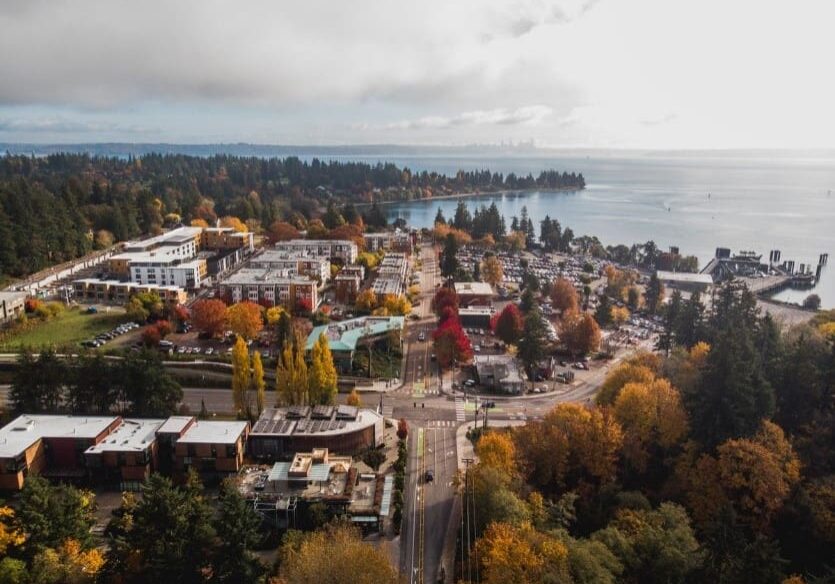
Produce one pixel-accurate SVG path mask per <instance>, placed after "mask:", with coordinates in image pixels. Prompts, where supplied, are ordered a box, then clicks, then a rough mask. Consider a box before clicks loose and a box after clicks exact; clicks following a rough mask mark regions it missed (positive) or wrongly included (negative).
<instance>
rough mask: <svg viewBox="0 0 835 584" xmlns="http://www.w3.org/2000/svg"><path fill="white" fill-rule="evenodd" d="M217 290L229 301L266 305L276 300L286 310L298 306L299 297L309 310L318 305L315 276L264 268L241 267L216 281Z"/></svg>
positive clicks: (274, 302)
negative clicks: (221, 279)
mask: <svg viewBox="0 0 835 584" xmlns="http://www.w3.org/2000/svg"><path fill="white" fill-rule="evenodd" d="M218 291H219V294H220V297H221V298H223V299H224V300H225V301H226V302H230V303H237V302H242V301H244V300H249V301H250V302H256V303H259V304H263V305H266V306H275V305H277V304H280V305H283V306H286V307H287V308H289V309H290V310H293V309H295V308H296V307H298V306H299V303H300V302H301V301H305V302H308V303H310V309H311V310H316V308H317V307H318V306H319V285H318V282H316V280H310V279H307V278H301V277H298V276H295V277H294V276H292V275H290V274H289V273H288V272H286V271H285V272H277V271H273V270H270V269H268V268H242V269H240V270H238V271H237V272H235V273H234V274H232V275H231V276H229V277H228V278H226V279H225V280H223V281H222V282H220V284H219V285H218Z"/></svg>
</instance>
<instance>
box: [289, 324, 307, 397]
mask: <svg viewBox="0 0 835 584" xmlns="http://www.w3.org/2000/svg"><path fill="white" fill-rule="evenodd" d="M304 353H305V341H304V339H303V338H302V337H301V336H299V335H297V336H296V340H295V342H294V343H293V369H292V372H291V375H292V376H291V381H290V385H291V387H292V391H293V393H294V394H295V396H296V403H298V404H306V403H310V401H311V400H310V393H309V392H308V389H309V388H310V378H309V374H308V368H307V362H306V361H305V359H304Z"/></svg>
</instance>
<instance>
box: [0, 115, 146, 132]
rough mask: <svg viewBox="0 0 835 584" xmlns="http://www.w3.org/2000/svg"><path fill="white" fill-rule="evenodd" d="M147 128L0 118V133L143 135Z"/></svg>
mask: <svg viewBox="0 0 835 584" xmlns="http://www.w3.org/2000/svg"><path fill="white" fill-rule="evenodd" d="M148 131H150V129H149V128H146V127H142V126H135V125H124V124H120V123H117V122H112V121H81V120H71V119H67V118H63V117H39V118H0V133H15V134H20V133H30V134H41V133H49V134H80V133H82V134H83V133H100V132H128V133H136V134H139V133H145V132H148Z"/></svg>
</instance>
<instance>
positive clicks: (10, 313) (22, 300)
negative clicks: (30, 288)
mask: <svg viewBox="0 0 835 584" xmlns="http://www.w3.org/2000/svg"><path fill="white" fill-rule="evenodd" d="M25 307H26V292H10V291H3V292H0V324H6V323H8V322H11V321H13V320H16V319H17V318H18V317H19V316H20V315H21V314H23V313H24V311H25Z"/></svg>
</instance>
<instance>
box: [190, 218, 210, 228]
mask: <svg viewBox="0 0 835 584" xmlns="http://www.w3.org/2000/svg"><path fill="white" fill-rule="evenodd" d="M191 226H192V227H203V228H204V229H205V228H206V227H208V226H209V223H208V221H206V220H205V219H192V220H191Z"/></svg>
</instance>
